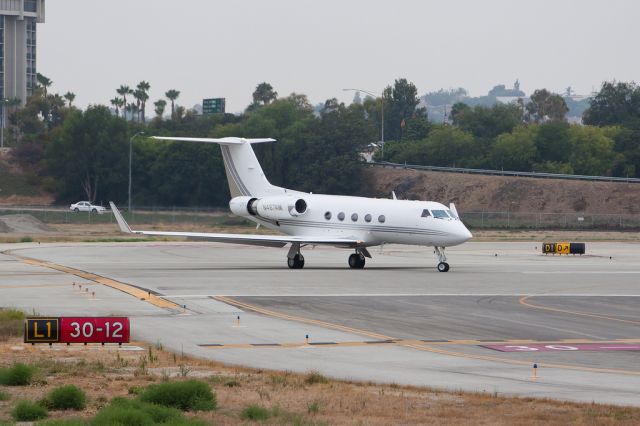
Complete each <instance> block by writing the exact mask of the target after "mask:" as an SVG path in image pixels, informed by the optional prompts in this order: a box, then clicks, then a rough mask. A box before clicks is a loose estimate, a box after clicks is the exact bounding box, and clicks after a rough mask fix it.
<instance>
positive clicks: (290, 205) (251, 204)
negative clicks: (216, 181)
mask: <svg viewBox="0 0 640 426" xmlns="http://www.w3.org/2000/svg"><path fill="white" fill-rule="evenodd" d="M229 208H230V209H231V212H232V213H233V214H237V215H238V216H244V217H248V216H258V217H262V218H265V219H271V220H280V219H290V218H292V217H298V216H302V215H303V214H305V213H307V211H308V206H307V202H306V201H305V200H304V199H303V198H297V197H288V196H276V197H265V198H254V197H235V198H233V199H232V200H231V201H229Z"/></svg>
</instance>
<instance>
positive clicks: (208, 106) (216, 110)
mask: <svg viewBox="0 0 640 426" xmlns="http://www.w3.org/2000/svg"><path fill="white" fill-rule="evenodd" d="M225 104H226V99H225V98H210V99H203V100H202V113H203V114H224V111H225Z"/></svg>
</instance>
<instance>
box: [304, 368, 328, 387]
mask: <svg viewBox="0 0 640 426" xmlns="http://www.w3.org/2000/svg"><path fill="white" fill-rule="evenodd" d="M304 382H305V383H306V384H308V385H315V384H316V383H328V382H329V380H328V379H327V378H326V377H324V376H323V375H322V374H320V373H319V372H317V371H312V372H310V373H309V374H308V375H307V377H306V378H305V379H304Z"/></svg>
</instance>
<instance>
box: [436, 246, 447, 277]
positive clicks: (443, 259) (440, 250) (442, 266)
mask: <svg viewBox="0 0 640 426" xmlns="http://www.w3.org/2000/svg"><path fill="white" fill-rule="evenodd" d="M434 249H435V251H436V254H437V255H438V272H449V264H448V263H447V256H446V255H445V254H444V247H434Z"/></svg>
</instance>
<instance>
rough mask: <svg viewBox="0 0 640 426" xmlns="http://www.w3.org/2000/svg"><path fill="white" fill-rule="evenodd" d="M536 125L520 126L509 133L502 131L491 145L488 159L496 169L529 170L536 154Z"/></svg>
mask: <svg viewBox="0 0 640 426" xmlns="http://www.w3.org/2000/svg"><path fill="white" fill-rule="evenodd" d="M537 131H538V128H537V127H536V126H520V127H517V128H515V129H514V130H513V132H511V133H503V134H501V135H499V136H498V137H497V138H496V142H495V144H493V146H492V147H491V152H490V153H489V161H490V165H491V167H492V168H494V169H497V170H515V171H522V172H530V171H531V170H532V167H533V163H534V162H535V161H536V158H537V156H538V153H537V148H536V142H535V138H536V134H537Z"/></svg>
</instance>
